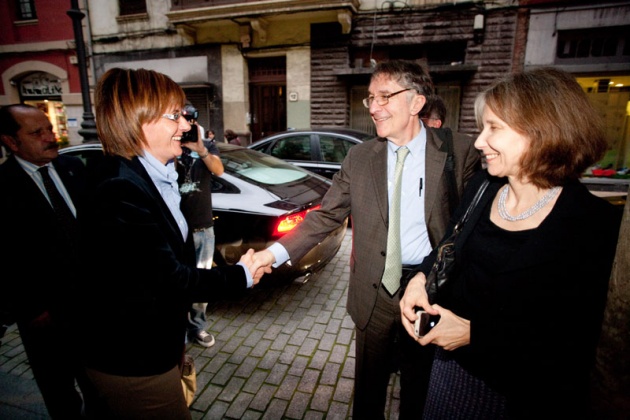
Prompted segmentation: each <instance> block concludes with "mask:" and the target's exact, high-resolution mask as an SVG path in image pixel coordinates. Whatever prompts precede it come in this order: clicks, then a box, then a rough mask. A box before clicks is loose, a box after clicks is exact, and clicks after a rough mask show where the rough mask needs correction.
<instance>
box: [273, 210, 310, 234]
mask: <svg viewBox="0 0 630 420" xmlns="http://www.w3.org/2000/svg"><path fill="white" fill-rule="evenodd" d="M320 207H321V205H317V206H314V207H311V208H310V209H307V210H304V211H301V212H299V213H293V214H289V215H288V216H285V217H283V218H281V219H280V220H279V221H278V224H277V225H276V228H275V229H274V231H273V236H275V237H279V236H282V235H284V234H285V233H287V232H289V231H291V230H293V228H295V227H296V226H297V225H299V224H300V223H302V222H303V221H304V218H305V217H306V213H308V212H310V211H313V210H317V209H319V208H320Z"/></svg>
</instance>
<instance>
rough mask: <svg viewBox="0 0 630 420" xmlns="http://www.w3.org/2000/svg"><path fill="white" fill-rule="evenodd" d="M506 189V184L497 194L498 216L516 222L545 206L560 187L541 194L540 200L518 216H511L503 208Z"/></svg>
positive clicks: (507, 187)
mask: <svg viewBox="0 0 630 420" xmlns="http://www.w3.org/2000/svg"><path fill="white" fill-rule="evenodd" d="M508 189H509V186H508V185H506V186H505V187H503V189H502V190H501V194H499V203H498V208H499V216H501V219H503V220H507V221H509V222H517V221H519V220H525V219H527V218H528V217H530V216H532V215H533V214H534V213H536V212H537V211H538V210H540V209H542V208H543V207H545V206H546V205H547V203H549V201H551V199H553V198H554V197H555V196H556V194H558V191H560V187H553V188H552V189H550V190H549V191H548V192H547V194H545V195H543V196H542V197H541V199H540V200H538V201H537V202H536V203H535V204H534V205H533V206H531V207H530V208H528V209H527V210H525V211H524V212H523V213H521V214H519V215H518V216H511V215H510V214H509V213H508V212H507V209H506V208H505V200H506V198H507V195H508Z"/></svg>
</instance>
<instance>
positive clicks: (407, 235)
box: [387, 130, 432, 264]
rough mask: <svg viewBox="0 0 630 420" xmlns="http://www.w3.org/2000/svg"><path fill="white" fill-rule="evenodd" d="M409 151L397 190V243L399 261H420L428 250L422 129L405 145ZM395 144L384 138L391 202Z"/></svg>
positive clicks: (429, 245)
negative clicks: (398, 230)
mask: <svg viewBox="0 0 630 420" xmlns="http://www.w3.org/2000/svg"><path fill="white" fill-rule="evenodd" d="M405 146H406V147H407V148H408V149H409V154H408V155H407V158H406V159H405V164H404V167H403V173H402V188H401V192H400V245H401V248H400V249H401V253H402V263H403V264H420V263H421V262H422V260H423V259H424V257H425V256H427V255H428V254H429V253H430V252H431V249H432V248H431V243H430V241H429V232H428V231H427V225H426V217H425V214H424V196H425V193H426V191H425V190H424V184H425V182H424V179H425V167H426V165H425V156H426V146H427V134H426V130H420V133H419V134H418V135H417V136H416V137H414V138H413V139H412V140H411V141H410V142H409V143H407V144H406V145H405ZM396 150H398V146H397V145H395V144H394V143H392V142H389V141H388V142H387V193H388V197H389V201H390V203H391V196H392V190H393V188H394V172H395V169H396Z"/></svg>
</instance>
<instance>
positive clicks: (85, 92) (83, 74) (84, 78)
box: [66, 0, 98, 143]
mask: <svg viewBox="0 0 630 420" xmlns="http://www.w3.org/2000/svg"><path fill="white" fill-rule="evenodd" d="M66 14H67V15H68V16H70V18H71V19H72V27H73V29H74V43H75V44H76V48H77V64H78V66H79V77H80V79H81V98H82V99H83V122H82V123H81V129H80V130H79V134H80V135H81V136H82V137H83V143H87V142H89V141H98V136H97V134H96V121H95V120H94V114H92V101H91V99H90V83H89V80H88V74H87V62H86V59H85V44H84V42H83V28H81V20H82V19H83V18H84V17H85V13H83V12H82V11H81V10H79V0H71V9H70V10H68V11H67V12H66Z"/></svg>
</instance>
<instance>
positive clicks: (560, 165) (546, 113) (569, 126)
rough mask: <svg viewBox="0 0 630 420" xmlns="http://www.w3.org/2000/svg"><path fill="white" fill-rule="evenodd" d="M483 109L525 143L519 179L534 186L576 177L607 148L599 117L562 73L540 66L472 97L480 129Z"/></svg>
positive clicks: (582, 92)
mask: <svg viewBox="0 0 630 420" xmlns="http://www.w3.org/2000/svg"><path fill="white" fill-rule="evenodd" d="M485 107H488V108H490V109H491V110H492V112H494V113H495V114H496V115H497V116H498V117H499V118H501V119H502V120H503V121H505V122H506V123H507V124H508V125H509V126H510V128H512V129H513V130H514V131H516V132H518V133H520V134H522V135H524V136H525V137H527V138H528V139H529V140H530V142H531V143H530V147H529V150H527V151H526V152H525V153H524V154H523V156H522V158H521V172H520V174H519V176H520V177H521V178H523V177H526V178H527V179H529V180H530V181H531V182H532V183H533V184H534V185H536V186H537V187H539V188H549V187H552V186H556V185H562V184H564V183H565V182H566V181H568V180H570V179H578V178H579V177H580V176H581V175H582V174H583V173H584V171H585V170H586V169H587V168H588V167H589V166H590V165H592V164H594V163H595V162H597V161H598V160H600V159H601V158H602V157H603V155H604V153H605V152H606V149H607V148H608V142H607V141H606V137H605V134H604V129H603V121H602V119H601V117H600V116H599V114H598V113H597V111H596V110H595V108H594V107H593V105H592V104H591V103H590V101H589V100H588V97H587V96H586V93H584V90H582V88H581V87H580V85H579V84H578V83H577V81H576V80H575V78H574V77H573V76H572V75H571V74H569V73H567V72H565V71H562V70H559V69H555V68H548V67H543V68H538V69H535V70H531V71H526V72H522V73H515V74H510V75H508V76H506V77H504V78H502V79H500V80H498V81H497V82H495V83H494V84H493V85H492V86H490V87H489V88H488V89H486V90H485V91H484V92H482V93H481V94H480V95H479V96H478V97H477V99H476V102H475V118H476V119H477V125H478V127H479V129H482V128H483V124H482V121H481V118H482V114H483V110H484V108H485Z"/></svg>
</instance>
